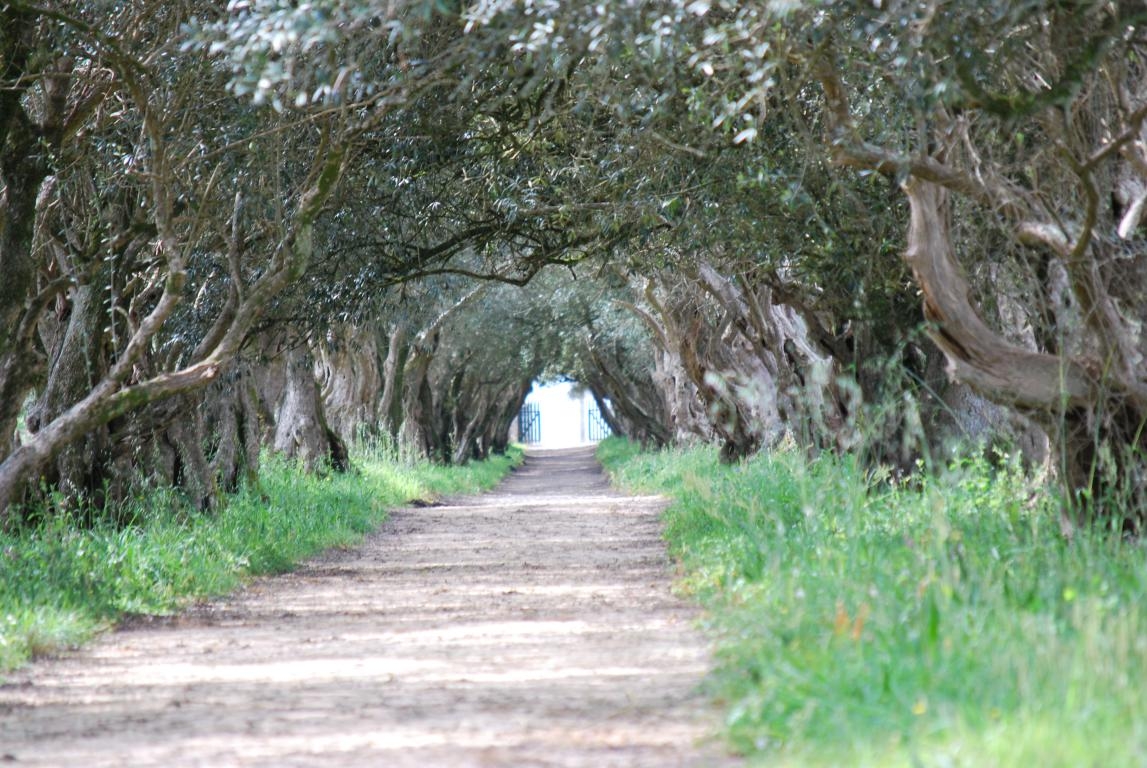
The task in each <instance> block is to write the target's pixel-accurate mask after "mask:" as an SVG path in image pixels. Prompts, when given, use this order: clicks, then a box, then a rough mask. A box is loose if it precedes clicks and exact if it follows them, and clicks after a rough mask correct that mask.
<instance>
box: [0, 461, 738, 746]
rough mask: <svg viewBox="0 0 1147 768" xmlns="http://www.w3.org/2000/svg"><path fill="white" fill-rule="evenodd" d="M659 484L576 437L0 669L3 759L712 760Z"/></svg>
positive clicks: (696, 657) (700, 668)
mask: <svg viewBox="0 0 1147 768" xmlns="http://www.w3.org/2000/svg"><path fill="white" fill-rule="evenodd" d="M658 512H659V502H658V500H656V499H651V498H632V497H626V496H622V495H619V494H617V493H615V492H613V491H611V490H610V489H609V487H608V485H607V483H606V482H605V480H604V478H603V477H602V476H601V474H600V472H599V470H598V468H597V466H596V464H594V463H593V459H592V454H591V453H590V452H589V451H587V450H573V451H557V452H539V453H537V454H535V455H533V456H532V457H531V458H530V459H529V460H528V461H527V463H526V465H525V466H524V467H523V468H522V469H520V470H519V471H518V472H516V473H515V474H514V475H513V476H511V478H509V479H508V480H507V481H506V482H505V483H504V484H503V485H502V486H501V487H500V488H499V489H498V490H497V491H496V492H494V493H492V494H489V495H487V496H483V497H479V498H473V499H464V500H459V501H456V502H454V503H451V504H449V505H445V506H440V507H433V508H422V509H408V510H401V511H398V512H396V513H394V515H393V516H392V517H391V519H390V520H389V521H388V522H387V523H386V524H385V525H384V526H383V527H382V528H381V529H380V530H379V531H378V532H377V533H375V534H374V535H372V536H371V537H369V539H368V540H367V541H366V543H365V544H364V545H363V546H362V547H359V548H356V549H353V550H347V551H340V552H334V553H330V554H328V555H327V556H324V557H322V558H320V559H318V560H315V561H313V562H311V563H308V564H307V565H305V566H304V567H302V568H300V569H299V570H298V571H297V572H295V573H292V574H290V575H287V576H281V577H276V578H271V579H262V580H259V581H256V582H255V583H253V584H252V585H251V586H250V587H249V588H247V589H245V590H243V591H242V592H240V593H239V594H237V595H235V596H234V597H232V598H229V599H226V600H223V601H218V602H213V603H210V604H208V605H204V606H199V607H196V608H194V609H192V610H190V611H188V612H187V613H185V614H184V615H181V616H179V617H176V618H173V619H160V620H153V621H137V622H135V623H134V624H133V625H132V626H129V627H125V628H123V629H121V630H119V631H117V632H114V633H111V634H109V635H107V636H105V637H104V638H102V639H101V640H100V641H98V642H96V643H95V644H94V645H92V646H89V647H87V648H85V649H83V650H81V651H78V652H75V653H72V654H69V655H67V656H65V657H63V658H58V659H50V660H42V661H39V662H36V663H35V664H33V665H31V666H30V667H28V668H26V669H24V670H21V671H19V672H17V673H15V674H13V675H10V676H9V677H8V679H7V682H6V683H4V684H3V685H0V763H3V764H11V765H15V766H21V765H27V766H84V767H85V768H96V767H97V766H212V767H213V768H215V767H220V766H385V767H387V768H390V767H395V768H400V767H404V766H412V767H413V766H417V767H418V768H433V767H435V766H443V767H446V768H454V767H455V766H458V767H463V766H507V767H510V766H512V767H514V768H520V767H521V768H525V767H532V766H569V767H574V766H584V767H585V768H607V767H609V766H642V767H645V766H648V767H649V768H661V767H663V766H665V767H668V766H714V767H717V766H725V765H733V764H736V763H735V762H734V761H730V760H729V759H728V758H727V757H726V756H725V755H724V753H723V750H722V749H721V748H720V746H719V744H717V743H715V742H714V741H713V740H712V738H711V734H712V733H713V732H714V731H715V730H716V728H717V726H718V722H717V715H716V713H715V712H714V711H713V710H712V709H711V708H710V707H709V706H707V705H706V704H705V702H704V699H703V698H702V697H701V696H700V695H699V694H698V690H697V687H698V685H699V684H700V682H701V680H702V678H703V676H704V674H705V672H706V669H707V668H708V664H709V659H708V655H707V648H706V645H705V642H704V640H703V639H702V638H701V637H700V636H699V635H698V633H697V631H696V629H695V627H694V622H695V619H696V615H695V612H694V609H693V608H691V607H690V606H689V605H687V604H685V603H683V602H682V601H681V600H679V599H677V598H675V597H674V596H673V595H672V594H671V593H670V584H671V581H672V568H671V564H670V563H669V561H668V559H667V557H666V554H665V551H664V546H663V544H662V542H661V540H660V538H659V523H658Z"/></svg>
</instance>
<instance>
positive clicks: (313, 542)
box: [0, 450, 521, 671]
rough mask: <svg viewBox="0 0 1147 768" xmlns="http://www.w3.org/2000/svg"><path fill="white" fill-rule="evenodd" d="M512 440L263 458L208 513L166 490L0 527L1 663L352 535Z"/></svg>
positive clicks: (476, 481)
mask: <svg viewBox="0 0 1147 768" xmlns="http://www.w3.org/2000/svg"><path fill="white" fill-rule="evenodd" d="M520 457H521V453H520V451H517V450H514V451H511V453H510V455H509V456H505V457H495V458H493V459H491V460H489V461H486V462H479V463H473V464H470V465H468V466H465V467H450V468H443V467H435V466H431V465H429V464H417V465H414V466H407V465H405V464H402V463H399V462H397V461H394V460H391V459H388V458H387V457H386V456H385V455H384V454H379V453H376V454H373V455H364V456H362V457H360V459H359V460H358V461H357V463H356V466H357V468H358V470H359V471H358V472H355V473H351V474H341V475H340V474H329V475H327V476H325V477H317V476H314V475H307V474H305V473H303V472H301V471H299V470H298V469H297V468H296V467H294V466H293V465H290V464H287V463H284V462H282V461H276V460H273V459H271V460H268V461H267V462H266V463H265V464H264V470H263V474H262V481H261V488H259V489H258V490H257V491H256V490H247V491H243V492H241V493H239V494H238V495H236V496H234V497H232V498H231V499H230V500H229V501H228V503H227V504H226V506H225V507H224V508H223V509H221V510H219V511H217V512H215V513H212V514H194V513H189V512H188V511H187V510H186V509H185V508H182V507H180V506H179V505H178V504H177V503H175V501H174V500H173V499H171V498H165V497H163V496H153V497H150V498H146V499H141V500H140V501H139V502H137V504H136V505H135V507H134V508H133V509H128V510H120V511H118V514H117V517H118V518H119V519H121V520H122V519H125V517H126V518H127V519H132V520H135V521H136V522H135V523H133V524H130V525H124V524H122V523H121V524H114V525H113V524H111V523H107V524H96V525H94V526H92V525H85V526H80V525H75V524H73V523H72V522H70V521H69V520H66V519H60V518H56V519H53V520H51V521H50V522H47V523H43V524H40V525H37V526H35V527H32V528H28V529H25V530H23V531H18V532H16V533H10V534H0V671H3V670H5V669H12V668H14V667H16V666H18V665H20V664H22V663H24V662H25V661H27V660H28V659H29V658H32V657H34V656H37V655H40V654H44V653H50V652H53V651H56V650H58V649H60V648H62V647H65V646H68V645H73V644H76V643H79V642H82V641H84V640H85V639H87V638H89V637H91V636H92V635H93V634H94V633H96V632H98V631H100V630H101V629H103V628H106V627H108V626H111V625H112V624H114V623H115V622H116V621H117V620H118V619H122V618H123V617H124V616H125V615H130V614H166V613H171V612H173V611H175V610H177V609H178V608H179V607H180V606H181V605H184V604H186V603H187V601H189V600H193V599H197V598H205V597H209V596H213V595H220V594H224V593H226V592H228V591H230V590H232V589H234V588H235V587H236V586H238V585H239V584H240V583H241V582H242V581H243V579H244V578H246V577H248V576H252V575H256V574H265V573H277V572H283V571H286V570H288V569H290V568H291V567H292V566H293V565H294V564H295V563H297V562H299V561H300V560H302V559H304V558H306V557H309V556H311V555H314V554H315V553H317V552H319V551H321V550H323V549H325V548H328V547H338V546H347V545H350V544H354V543H355V542H357V541H359V540H360V539H361V538H362V536H363V535H364V534H365V533H367V532H368V531H370V530H371V529H373V528H375V527H376V526H377V525H378V524H379V523H380V522H381V521H382V520H383V519H384V518H385V517H386V512H387V510H388V509H391V508H394V507H396V506H399V505H402V504H403V503H405V502H408V501H412V500H430V499H432V498H434V497H436V496H440V495H447V494H464V493H475V492H478V491H480V490H485V489H488V488H491V487H493V485H495V484H496V483H497V482H498V480H500V479H501V478H502V477H503V475H505V473H506V472H507V471H508V469H509V468H510V466H511V464H512V463H514V462H516V461H518V460H519V459H520Z"/></svg>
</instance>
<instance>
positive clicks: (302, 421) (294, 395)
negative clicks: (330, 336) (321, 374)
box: [273, 345, 350, 472]
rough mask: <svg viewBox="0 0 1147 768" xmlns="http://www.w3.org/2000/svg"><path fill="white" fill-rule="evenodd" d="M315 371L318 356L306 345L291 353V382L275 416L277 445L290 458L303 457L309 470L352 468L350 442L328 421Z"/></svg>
mask: <svg viewBox="0 0 1147 768" xmlns="http://www.w3.org/2000/svg"><path fill="white" fill-rule="evenodd" d="M314 371H315V364H314V358H313V357H312V356H311V354H310V352H309V351H308V350H307V349H306V348H305V347H303V346H301V345H300V346H296V347H293V348H292V349H290V350H289V351H288V352H287V365H286V373H287V382H286V387H285V389H284V391H283V399H282V402H281V403H280V404H279V407H278V410H277V414H276V418H275V438H274V442H273V447H274V450H275V451H276V452H277V453H281V454H283V455H284V456H286V457H288V458H292V459H300V460H301V461H302V462H303V464H304V466H305V467H306V469H307V471H308V472H313V471H315V470H316V469H319V468H320V467H322V466H325V465H327V464H329V466H330V467H331V468H332V469H334V470H335V471H337V472H346V471H347V470H348V469H350V464H349V457H348V453H347V449H346V443H344V442H343V440H342V438H341V437H339V436H338V435H337V434H336V433H335V432H334V430H332V429H331V428H330V426H329V425H328V424H327V418H326V412H325V410H324V408H323V400H322V396H321V394H320V391H319V384H318V382H317V381H315V373H314Z"/></svg>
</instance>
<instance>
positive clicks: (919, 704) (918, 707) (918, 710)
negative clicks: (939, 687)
mask: <svg viewBox="0 0 1147 768" xmlns="http://www.w3.org/2000/svg"><path fill="white" fill-rule="evenodd" d="M927 711H928V702H927V701H925V699H924V697H923V696H921V697H920V698H918V699H916V703H915V704H913V705H912V714H914V715H916V716H917V717H919V716H920V715H922V714H924V713H925V712H927Z"/></svg>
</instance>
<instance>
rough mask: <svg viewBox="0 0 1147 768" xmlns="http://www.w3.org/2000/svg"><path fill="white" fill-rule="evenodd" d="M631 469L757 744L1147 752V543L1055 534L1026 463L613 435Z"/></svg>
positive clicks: (848, 749) (723, 687)
mask: <svg viewBox="0 0 1147 768" xmlns="http://www.w3.org/2000/svg"><path fill="white" fill-rule="evenodd" d="M599 457H600V458H601V459H602V461H603V463H604V464H605V465H606V468H607V469H608V470H609V471H610V472H611V474H612V475H613V477H614V478H615V481H616V482H618V483H619V484H620V485H622V486H623V487H625V488H628V489H631V490H634V491H640V492H647V493H648V492H655V493H664V494H666V495H668V496H669V497H671V499H672V503H671V505H670V507H669V509H668V510H667V512H666V531H667V533H666V536H667V538H668V541H669V545H670V548H671V551H672V552H673V553H674V555H675V556H676V557H678V558H679V559H680V560H681V561H682V563H683V565H684V569H685V573H686V574H687V575H686V577H685V580H684V582H683V584H682V588H683V589H685V590H687V591H688V592H689V593H691V594H692V595H693V596H695V597H696V599H698V600H699V601H700V602H701V603H702V605H703V606H704V607H705V608H706V613H707V616H708V619H707V622H708V624H709V626H710V629H711V630H712V631H713V632H714V634H715V637H716V639H717V644H718V661H717V669H716V670H715V672H714V674H713V676H712V679H711V682H710V684H711V686H712V690H713V693H714V694H715V695H716V696H717V697H718V698H719V699H720V700H721V701H722V702H723V704H724V705H725V707H726V712H727V719H726V725H727V729H728V738H729V739H730V741H731V743H732V745H733V746H734V747H735V748H736V749H737V750H738V751H740V752H743V753H745V754H747V755H749V756H750V758H751V760H750V762H751V763H752V764H754V765H769V766H830V765H849V766H913V767H915V766H986V765H990V766H1025V767H1026V766H1036V765H1038V766H1044V767H1047V766H1114V765H1120V766H1132V765H1139V766H1143V765H1147V718H1144V717H1143V713H1144V712H1147V553H1145V549H1144V546H1143V545H1142V544H1141V543H1134V542H1128V541H1125V540H1122V539H1121V538H1120V537H1118V536H1114V535H1110V534H1107V533H1105V532H1103V531H1088V530H1083V531H1080V532H1078V533H1077V535H1076V536H1075V538H1074V540H1072V541H1070V542H1069V541H1066V540H1065V539H1064V538H1063V536H1062V535H1061V534H1060V531H1059V526H1058V522H1057V518H1056V514H1055V512H1054V510H1053V508H1052V504H1051V502H1050V500H1049V499H1048V498H1047V497H1046V494H1045V493H1043V491H1042V489H1041V487H1040V486H1038V485H1035V484H1033V483H1031V482H1030V481H1029V480H1028V479H1027V478H1025V477H1024V476H1023V474H1022V473H1021V472H1020V471H1019V470H1018V469H1017V468H1016V467H1014V466H1004V467H1002V468H1001V467H998V466H996V467H993V466H991V465H989V463H987V462H985V461H968V462H964V463H962V464H959V465H956V466H953V467H952V468H951V469H950V470H949V471H948V472H946V473H945V474H944V475H943V476H942V477H941V478H938V479H925V480H923V481H921V482H920V483H919V484H915V485H913V486H912V487H906V486H899V485H897V484H895V483H892V482H889V480H888V479H887V478H874V477H871V476H866V475H865V474H864V473H862V472H860V471H859V470H858V468H857V466H856V465H855V464H854V463H852V462H850V461H849V460H848V459H841V458H835V457H827V456H826V457H823V458H821V459H818V460H816V461H812V462H808V461H807V460H806V459H805V457H804V456H803V455H800V454H797V453H783V452H782V453H777V454H772V455H767V456H760V457H758V458H756V459H754V460H752V461H750V462H747V463H745V464H743V465H740V466H736V467H723V466H720V465H719V463H718V461H717V456H716V453H715V451H713V450H710V449H694V450H686V451H672V452H662V453H656V454H646V453H641V452H640V451H639V450H638V449H637V448H636V447H634V446H633V445H631V444H628V443H625V442H623V441H620V440H616V439H611V440H610V441H608V442H606V443H604V444H603V445H602V446H601V447H600V449H599Z"/></svg>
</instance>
